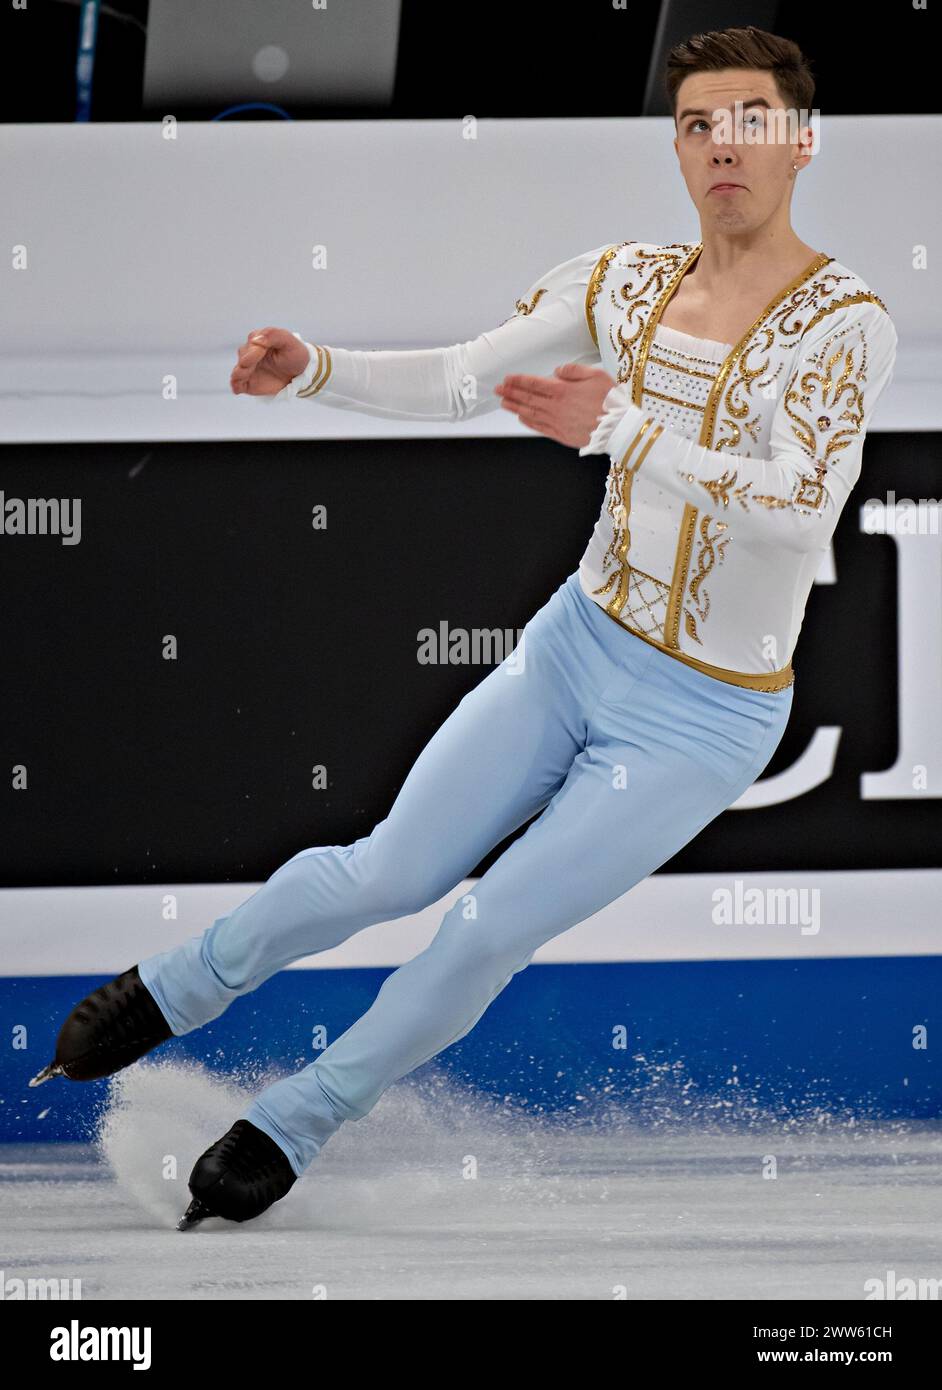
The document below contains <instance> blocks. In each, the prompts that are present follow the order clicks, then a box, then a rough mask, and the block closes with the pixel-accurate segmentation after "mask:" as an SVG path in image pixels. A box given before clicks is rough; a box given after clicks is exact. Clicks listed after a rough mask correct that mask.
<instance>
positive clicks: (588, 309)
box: [585, 241, 634, 347]
mask: <svg viewBox="0 0 942 1390" xmlns="http://www.w3.org/2000/svg"><path fill="white" fill-rule="evenodd" d="M633 245H634V243H633V242H631V241H622V242H619V243H618V245H616V246H610V247H609V248H608V250H607V251H604V252H603V253H602V255H601V256H600V257H599V259H598V261H597V263H596V266H595V269H594V270H593V272H592V274H591V275H590V276H589V284H588V287H587V289H586V292H585V317H586V322H587V323H588V325H589V332H590V333H591V334H592V341H593V343H595V346H596V347H598V345H599V335H598V329H597V328H596V326H595V302H596V300H597V299H598V297H599V291H600V290H601V288H602V281H603V280H604V279H605V273H606V271H607V270H608V267H609V266H610V265H611V263H612V260H613V258H614V257H615V256H617V255H618V253H619V251H623V250H624V248H625V247H626V246H633Z"/></svg>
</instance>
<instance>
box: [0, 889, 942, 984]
mask: <svg viewBox="0 0 942 1390" xmlns="http://www.w3.org/2000/svg"><path fill="white" fill-rule="evenodd" d="M476 882H477V880H476V879H466V880H464V881H463V882H462V883H461V884H459V885H458V886H457V887H456V888H455V889H454V891H453V892H451V893H449V894H447V895H446V896H445V897H443V898H442V899H441V900H440V901H439V902H437V903H435V904H433V905H432V906H431V907H428V908H426V909H424V911H422V912H420V913H417V914H416V915H414V916H411V917H403V918H399V919H398V920H396V921H392V922H385V923H382V924H380V925H377V926H374V927H368V928H366V930H364V931H362V932H358V933H357V934H356V935H355V936H353V937H351V938H350V939H349V940H348V941H345V942H343V944H342V945H340V946H337V947H335V948H334V949H333V950H330V951H325V952H322V953H321V954H319V955H316V956H309V957H307V958H306V959H305V960H303V961H298V962H296V963H295V965H294V966H291V967H289V969H339V968H343V967H351V966H354V967H364V966H383V967H388V966H396V965H401V964H402V962H403V961H406V960H409V959H411V957H412V956H414V955H415V954H416V953H417V952H419V951H421V950H423V949H424V948H425V946H426V945H427V944H428V943H429V941H430V940H431V939H432V937H433V936H434V935H435V932H436V931H437V929H438V926H439V924H440V923H441V920H442V916H443V915H444V913H445V911H446V910H447V908H448V907H450V906H451V904H452V903H453V902H455V901H456V900H457V898H458V897H459V896H460V895H461V894H463V893H468V892H472V891H473V889H474V886H475V883H476ZM737 882H738V883H739V885H740V889H739V892H740V894H741V895H742V894H748V893H749V892H750V890H758V894H757V895H756V897H755V899H754V900H755V901H756V902H757V904H758V906H759V907H760V908H761V909H762V912H763V915H764V916H765V917H767V918H771V916H772V909H773V907H774V906H775V902H776V900H777V899H776V895H778V894H781V893H782V892H783V891H784V892H785V893H787V892H788V891H789V890H793V898H792V901H793V903H795V904H797V907H798V908H799V909H802V911H801V915H798V914H795V915H794V916H793V917H792V919H791V920H786V921H784V922H783V921H781V914H779V916H780V920H779V923H778V924H776V923H775V922H774V921H771V920H769V921H767V922H766V923H765V924H764V925H759V924H748V923H742V922H740V923H739V924H734V925H718V924H717V922H716V921H715V920H714V913H715V910H716V908H715V904H716V901H717V898H716V896H715V895H716V894H717V893H718V892H720V891H722V890H725V891H726V892H727V893H728V894H729V895H730V898H731V900H732V901H733V903H734V904H735V901H736V892H737V889H736V884H737ZM259 886H260V885H259V884H257V883H204V884H179V885H168V886H165V887H111V886H109V887H101V888H8V889H4V890H0V975H86V974H87V975H111V974H117V973H118V972H119V971H120V970H125V969H127V968H128V966H130V965H132V964H134V963H135V962H137V961H139V960H142V959H143V958H144V957H145V956H148V955H152V954H154V953H155V952H157V951H161V950H166V949H167V948H168V947H170V946H174V945H177V944H178V943H179V942H181V941H185V940H186V939H187V938H188V937H191V936H197V935H199V934H200V933H201V932H202V931H204V930H205V928H206V927H208V926H210V925H211V924H212V923H213V921H215V919H216V918H217V917H221V916H223V915H224V914H226V913H227V912H231V911H232V910H233V908H235V907H237V906H238V905H239V904H240V903H242V902H244V901H245V899H246V898H247V897H249V896H250V894H252V893H254V892H255V890H256V889H257V888H258V887H259ZM815 894H816V897H815ZM170 896H172V897H173V898H175V900H176V912H177V917H176V919H175V920H170V921H166V920H164V913H165V911H166V907H165V904H166V903H167V901H168V898H169V897H170ZM815 901H816V902H817V908H816V910H815V907H814V904H815ZM940 901H942V869H888V870H875V871H873V870H867V871H864V870H857V871H852V872H843V871H842V872H827V873H807V874H777V873H762V874H759V873H749V874H725V875H719V874H661V875H655V876H654V877H650V878H647V879H645V880H643V881H642V882H641V883H639V884H637V885H636V886H635V887H634V888H633V889H631V890H630V892H628V893H625V894H624V895H623V896H622V897H621V898H619V899H618V900H617V901H615V902H613V903H611V904H609V906H608V907H606V908H603V910H602V911H601V912H597V913H596V914H595V915H594V916H593V917H589V918H587V919H586V920H585V921H584V922H580V923H579V924H578V926H575V927H572V928H570V929H569V930H568V931H565V932H563V933H561V935H559V936H557V937H555V938H554V939H553V940H552V941H550V942H548V943H547V944H546V945H545V946H542V947H541V948H540V949H539V950H538V951H537V952H536V954H535V955H534V957H533V960H534V962H535V963H540V962H542V963H544V964H546V963H550V962H554V963H578V962H583V963H585V962H591V961H683V960H688V961H692V960H767V959H787V960H792V959H794V960H801V959H804V958H806V957H823V956H831V957H834V956H932V955H942V928H940V914H939V903H940ZM739 915H740V916H742V915H743V914H742V913H740V914H739ZM815 922H816V923H817V930H814V926H815ZM802 923H804V924H805V925H804V926H803V925H802Z"/></svg>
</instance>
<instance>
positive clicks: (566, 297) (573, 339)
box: [259, 245, 608, 421]
mask: <svg viewBox="0 0 942 1390" xmlns="http://www.w3.org/2000/svg"><path fill="white" fill-rule="evenodd" d="M607 249H608V246H607V245H606V246H599V247H597V248H595V249H594V250H592V251H586V252H583V253H582V254H581V255H579V256H574V257H573V258H571V259H570V260H567V261H563V262H562V263H561V264H560V265H557V266H554V267H553V269H552V270H549V271H547V272H546V274H545V275H542V276H540V278H539V279H538V280H535V281H534V282H533V284H532V285H531V286H530V288H529V289H528V290H527V292H526V294H525V295H524V296H523V298H522V299H519V300H517V312H516V314H515V315H513V316H512V317H511V318H509V319H507V320H505V322H504V323H502V324H500V326H499V327H497V328H494V329H491V330H490V331H488V332H486V333H482V334H480V335H479V336H478V337H477V338H472V339H469V341H467V342H464V343H456V344H454V345H452V346H450V347H439V348H419V349H408V350H404V351H397V350H379V351H372V352H371V351H362V352H361V351H353V350H349V349H346V348H337V347H328V346H325V345H323V344H313V343H308V344H307V346H308V348H309V352H310V356H309V360H308V364H307V367H306V368H305V369H304V371H302V372H300V373H299V374H298V375H297V376H296V377H294V378H293V380H292V381H290V382H289V383H288V384H287V386H285V387H284V389H283V390H282V391H279V392H278V394H277V395H276V396H271V397H267V398H265V397H259V399H268V400H288V399H291V398H293V397H300V398H302V399H307V400H315V401H319V402H320V403H322V404H324V405H329V406H336V407H338V408H339V409H341V410H357V411H361V412H363V413H364V414H367V415H381V416H385V417H386V418H390V419H405V420H450V421H455V420H462V419H465V418H466V417H467V416H470V415H483V414H485V413H486V412H487V411H490V410H497V409H499V407H500V404H501V402H500V398H499V397H498V396H495V394H494V387H495V386H496V385H497V384H498V383H499V382H501V381H502V380H503V379H504V377H505V376H506V375H507V374H508V372H521V371H526V372H532V373H534V374H536V375H543V376H545V375H550V374H552V371H553V369H554V368H555V367H557V366H561V365H562V364H563V363H565V362H578V363H581V364H583V365H585V366H593V365H598V364H599V362H600V358H599V352H598V347H597V345H596V342H595V339H594V336H593V334H592V332H591V331H590V328H589V322H588V318H587V315H586V293H587V288H588V284H589V281H590V279H591V278H592V272H593V271H594V269H595V267H596V265H597V264H598V262H599V259H600V257H601V256H602V255H603V253H604V252H605V251H606V250H607ZM296 336H298V337H300V334H297V335H296ZM301 341H302V342H304V341H306V340H305V339H303V338H302V339H301Z"/></svg>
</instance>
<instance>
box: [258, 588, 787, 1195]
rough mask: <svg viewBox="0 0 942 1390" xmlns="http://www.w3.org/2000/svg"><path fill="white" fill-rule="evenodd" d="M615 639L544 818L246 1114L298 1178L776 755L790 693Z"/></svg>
mask: <svg viewBox="0 0 942 1390" xmlns="http://www.w3.org/2000/svg"><path fill="white" fill-rule="evenodd" d="M600 619H601V621H602V622H603V623H605V622H608V621H609V619H608V618H607V617H606V616H605V615H604V614H600ZM623 640H624V641H625V643H630V644H632V645H631V646H629V647H626V648H625V670H624V672H623V674H622V676H621V677H620V678H619V679H616V680H615V681H613V682H612V683H611V684H610V685H609V686H608V687H607V688H606V689H605V692H604V695H603V698H601V699H600V700H599V702H598V703H597V705H596V707H595V709H594V711H593V713H592V717H591V725H590V730H589V737H588V740H587V746H586V747H585V749H584V750H583V751H582V752H580V753H579V754H578V756H577V757H576V759H575V761H574V763H573V765H572V768H571V770H570V772H569V774H568V776H567V778H566V780H565V783H564V784H563V786H562V787H561V789H560V790H559V791H558V792H557V793H556V795H555V796H554V797H553V798H552V800H551V801H550V802H549V804H548V805H547V806H546V809H545V810H544V811H543V814H542V815H541V816H540V817H539V819H538V820H537V821H535V822H534V824H533V825H531V826H530V827H529V829H528V830H527V831H526V833H525V834H524V835H523V836H522V837H520V838H519V839H518V840H516V841H515V842H514V843H513V844H512V845H511V846H510V847H509V848H508V849H507V851H506V852H505V853H504V854H503V855H501V857H500V859H498V860H497V862H496V863H495V864H494V865H493V866H492V867H491V868H490V869H489V870H488V872H487V873H486V874H484V875H483V876H482V878H481V879H480V880H479V882H478V883H477V885H476V886H475V889H474V891H473V893H472V894H470V895H468V897H467V898H461V899H459V900H458V901H456V902H455V904H454V905H453V906H452V908H451V909H450V910H449V911H448V912H447V913H446V914H445V917H444V920H443V922H442V925H441V928H440V930H439V931H438V933H437V935H436V936H435V938H434V939H433V941H432V942H431V944H430V945H429V946H428V948H427V949H426V950H425V951H423V952H422V953H421V954H420V955H418V956H416V957H415V958H414V959H413V960H410V961H409V962H407V963H406V964H405V965H403V966H401V967H400V968H399V969H398V970H396V971H395V972H394V973H393V974H391V975H389V976H388V977H387V978H386V980H385V981H384V983H383V985H382V987H381V989H380V991H379V994H378V995H377V998H376V1000H375V1002H374V1003H373V1005H372V1006H371V1007H370V1008H369V1009H368V1010H367V1011H366V1013H365V1014H363V1015H362V1017H361V1018H359V1019H358V1020H357V1022H356V1023H354V1024H353V1026H352V1027H351V1028H349V1029H348V1030H347V1031H346V1032H345V1033H344V1034H342V1036H341V1037H339V1038H338V1039H337V1040H336V1041H335V1042H334V1043H332V1044H331V1046H330V1047H328V1048H327V1049H326V1050H325V1051H324V1052H323V1053H322V1055H321V1056H320V1057H319V1058H318V1060H317V1061H316V1062H314V1063H312V1064H311V1065H310V1066H308V1067H307V1068H305V1069H304V1070H303V1071H301V1072H299V1073H298V1074H297V1075H295V1076H292V1077H287V1078H285V1079H283V1080H281V1081H278V1082H276V1083H275V1084H274V1085H272V1086H269V1087H268V1088H267V1089H266V1090H265V1091H263V1092H262V1093H261V1094H260V1095H259V1097H257V1099H256V1100H255V1101H253V1102H252V1104H251V1106H250V1107H249V1108H248V1109H247V1110H246V1112H245V1118H246V1119H248V1120H250V1121H251V1122H252V1123H253V1124H255V1125H256V1126H258V1127H259V1128H260V1129H263V1130H264V1131H265V1132H266V1133H267V1134H268V1135H269V1136H270V1137H271V1138H272V1139H274V1140H275V1141H276V1142H277V1143H278V1144H279V1145H280V1146H281V1147H282V1149H283V1150H284V1152H285V1153H286V1154H287V1156H288V1159H289V1161H290V1162H291V1164H292V1167H293V1169H294V1171H295V1172H296V1173H299V1174H300V1173H301V1172H302V1171H303V1169H304V1168H305V1167H306V1166H307V1164H308V1163H310V1161H311V1159H312V1158H313V1157H314V1156H315V1155H316V1153H317V1152H318V1151H319V1149H320V1147H321V1146H322V1145H323V1143H324V1142H325V1141H326V1140H327V1139H328V1138H329V1137H330V1136H331V1135H332V1134H333V1133H335V1132H336V1130H337V1129H338V1128H339V1126H340V1124H341V1123H342V1122H343V1120H344V1119H358V1118H360V1117H361V1116H363V1115H365V1114H366V1113H367V1111H368V1110H369V1109H370V1108H371V1107H372V1106H373V1105H374V1104H375V1102H376V1101H377V1099H378V1098H379V1096H380V1095H381V1094H382V1092H383V1091H384V1090H385V1089H386V1087H387V1086H389V1085H390V1084H391V1083H392V1082H393V1081H395V1080H396V1079H397V1078H399V1077H402V1076H404V1075H405V1074H406V1073H408V1072H410V1071H412V1070H413V1069H414V1068H416V1067H418V1066H420V1065H421V1064H422V1063H423V1062H424V1061H426V1060H428V1059H429V1058H431V1057H432V1056H434V1055H435V1054H436V1053H437V1052H440V1051H441V1050H442V1049H443V1048H445V1047H447V1046H449V1044H451V1043H453V1042H455V1041H457V1040H458V1039H459V1038H461V1037H463V1036H464V1035H465V1034H466V1033H467V1032H468V1031H469V1030H470V1029H471V1028H472V1027H473V1026H474V1024H475V1023H476V1022H477V1020H478V1019H479V1018H480V1017H481V1015H482V1013H483V1012H484V1011H485V1009H486V1008H487V1007H488V1005H489V1004H490V1002H491V1001H492V1000H493V999H494V998H495V997H496V995H497V994H498V993H499V992H500V991H501V990H502V989H503V988H504V986H505V985H506V984H507V983H508V982H509V981H510V979H511V978H512V976H513V974H514V973H515V972H517V971H519V970H522V969H523V968H524V967H525V966H526V965H527V964H528V962H529V960H530V957H531V956H532V954H533V952H534V951H535V950H536V949H537V947H538V946H540V945H541V944H542V943H543V942H545V941H548V940H549V939H550V938H551V937H553V936H556V935H557V934H558V933H560V932H562V931H565V930H566V929H567V928H568V927H571V926H573V925H575V924H576V923H577V922H581V921H583V920H584V919H585V918H586V917H589V916H591V915H592V914H593V913H595V912H597V911H599V910H600V909H601V908H602V907H604V906H605V905H606V904H607V903H610V902H612V901H613V900H614V899H615V898H618V897H620V896H621V895H622V894H623V893H625V892H626V891H627V890H628V889H629V888H631V887H632V885H633V884H635V883H637V882H638V881H639V880H640V879H642V878H644V877H645V876H646V875H647V874H649V873H651V872H652V871H653V870H654V869H655V868H657V867H658V866H659V865H660V864H663V863H664V862H665V861H666V860H667V859H669V858H670V857H671V856H672V855H673V854H675V853H676V852H677V850H679V849H680V848H681V847H682V846H683V845H684V844H686V843H687V842H688V841H689V840H691V839H692V838H693V837H694V836H695V835H696V834H697V833H698V831H699V830H700V829H701V828H702V827H703V826H704V825H706V824H707V823H708V822H709V821H711V820H712V819H713V818H714V817H715V816H717V815H718V814H719V813H720V812H721V811H722V810H723V809H724V808H725V807H726V806H728V805H729V804H730V803H731V802H732V801H734V800H735V799H736V798H737V797H738V796H739V795H740V794H741V792H742V791H743V790H744V789H745V788H746V787H747V786H749V785H750V783H751V782H752V781H754V779H755V778H756V777H757V776H758V774H759V772H760V771H761V770H762V768H763V767H764V766H765V764H766V762H767V761H768V760H769V758H770V757H771V756H772V753H773V751H774V749H775V747H776V745H777V744H778V742H779V740H780V738H781V735H782V732H783V731H784V728H785V723H786V721H787V717H788V712H789V710H790V707H791V699H792V691H791V689H789V690H787V691H784V692H778V693H775V694H763V693H759V692H754V691H750V690H743V689H741V688H739V687H734V686H725V685H722V684H721V683H720V682H718V681H716V680H715V679H713V678H712V677H710V676H706V675H702V674H700V673H699V672H695V671H691V669H690V668H689V667H685V666H683V665H682V664H681V663H680V662H678V661H676V660H675V659H674V658H672V657H670V656H666V655H664V654H662V653H659V652H657V651H656V650H655V649H654V648H650V647H646V646H644V645H642V643H641V642H640V640H639V639H637V638H633V637H630V636H628V635H627V634H626V635H625V637H624V639H623Z"/></svg>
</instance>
